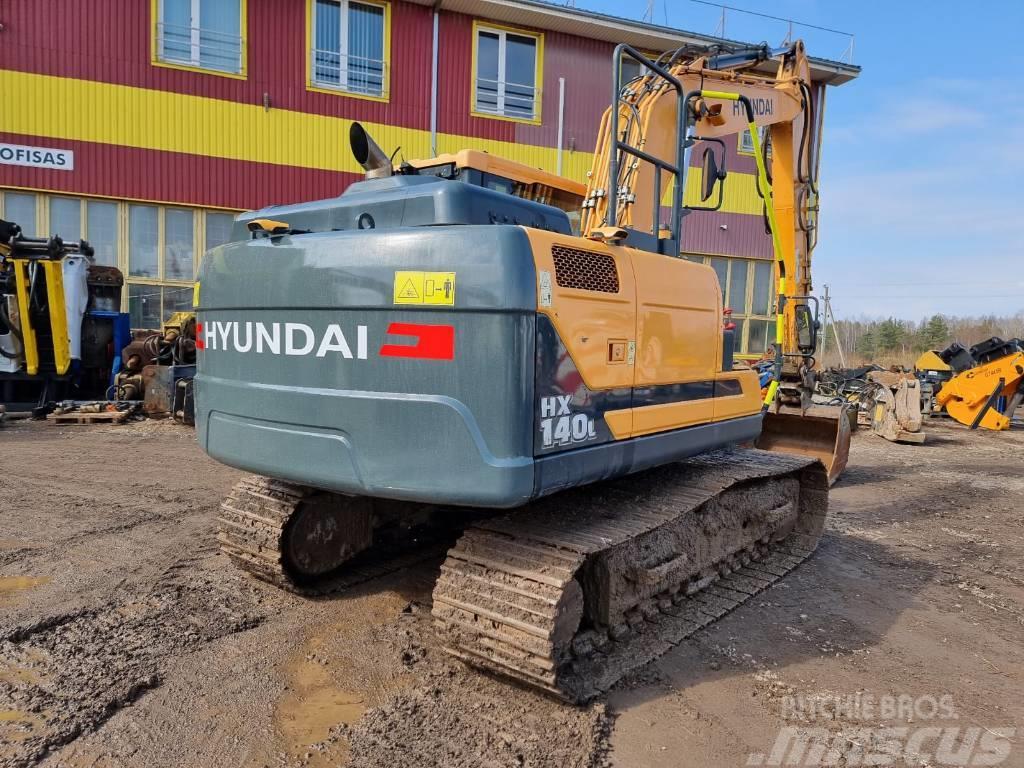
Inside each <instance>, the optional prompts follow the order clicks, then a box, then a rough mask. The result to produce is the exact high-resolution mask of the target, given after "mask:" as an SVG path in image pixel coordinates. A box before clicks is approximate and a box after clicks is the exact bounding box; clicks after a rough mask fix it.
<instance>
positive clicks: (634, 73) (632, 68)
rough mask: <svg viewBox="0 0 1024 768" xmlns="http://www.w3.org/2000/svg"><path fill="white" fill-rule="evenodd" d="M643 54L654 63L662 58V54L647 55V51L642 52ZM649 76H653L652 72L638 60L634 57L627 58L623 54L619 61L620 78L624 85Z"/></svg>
mask: <svg viewBox="0 0 1024 768" xmlns="http://www.w3.org/2000/svg"><path fill="white" fill-rule="evenodd" d="M641 53H643V55H644V56H646V57H647V58H649V59H651V60H652V61H656V60H657V59H658V57H659V56H660V54H657V53H647V52H645V51H641ZM649 74H651V70H650V69H648V68H647V67H645V66H644V65H643V64H641V63H640V62H639V61H637V60H636V59H634V58H633V57H632V56H627V55H626V54H623V55H622V58H621V59H619V77H620V79H621V81H622V84H623V85H627V84H628V83H630V82H632V81H633V80H636V79H637V78H639V77H642V76H644V75H649Z"/></svg>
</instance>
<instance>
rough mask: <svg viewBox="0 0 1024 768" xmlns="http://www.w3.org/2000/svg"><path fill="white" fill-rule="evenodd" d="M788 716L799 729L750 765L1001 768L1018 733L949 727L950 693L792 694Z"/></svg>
mask: <svg viewBox="0 0 1024 768" xmlns="http://www.w3.org/2000/svg"><path fill="white" fill-rule="evenodd" d="M782 713H783V717H785V718H786V720H789V721H794V720H795V721H798V722H799V724H797V725H784V726H783V727H782V728H781V729H780V730H779V733H778V736H777V737H776V739H775V743H774V744H773V745H772V748H771V749H770V750H769V751H768V752H765V753H762V752H757V753H753V754H751V755H749V757H748V758H747V765H748V766H808V767H809V766H851V767H854V768H856V767H859V766H896V765H908V764H909V765H930V766H934V767H935V768H940V767H945V766H995V765H1002V764H1003V763H1005V761H1006V759H1007V758H1008V757H1009V756H1010V753H1011V751H1012V749H1013V744H1014V741H1013V739H1014V736H1015V735H1016V728H1013V727H985V726H978V725H965V724H960V723H956V724H949V723H950V721H954V722H955V721H957V720H959V714H958V713H957V711H956V707H955V706H954V704H953V699H952V697H951V696H948V695H943V696H916V697H914V696H906V695H903V696H872V695H870V694H863V693H857V694H852V695H849V696H845V695H844V696H834V695H818V696H787V697H785V698H784V699H783V702H782ZM851 721H853V724H843V725H841V726H839V727H836V726H837V725H839V723H850V722H851ZM885 721H890V722H892V721H895V722H896V723H899V724H898V725H896V724H892V725H884V724H879V723H884V722H885ZM819 723H828V724H829V725H830V727H826V725H824V724H822V725H818V724H819ZM869 723H870V724H869Z"/></svg>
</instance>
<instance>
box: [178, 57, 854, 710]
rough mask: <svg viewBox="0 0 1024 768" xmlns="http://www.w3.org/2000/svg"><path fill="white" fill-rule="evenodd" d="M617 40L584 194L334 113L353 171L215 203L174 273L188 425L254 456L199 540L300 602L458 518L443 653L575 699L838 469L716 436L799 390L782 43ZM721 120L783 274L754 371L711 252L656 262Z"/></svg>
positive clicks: (803, 303)
mask: <svg viewBox="0 0 1024 768" xmlns="http://www.w3.org/2000/svg"><path fill="white" fill-rule="evenodd" d="M623 56H626V57H629V58H632V59H634V60H636V61H638V62H640V64H641V65H642V69H641V72H643V73H644V74H643V75H642V76H641V77H638V78H637V79H634V80H632V81H630V82H628V83H623V82H622V81H621V72H620V71H619V68H618V67H615V73H614V74H613V78H614V83H613V94H614V96H613V102H612V105H611V107H610V108H609V110H608V111H607V112H606V114H605V116H604V118H603V122H602V129H601V134H600V136H601V138H600V141H599V144H598V147H597V150H596V152H595V157H594V166H593V168H592V170H591V173H590V175H589V177H588V183H587V185H586V186H585V187H581V186H580V185H578V184H575V183H574V182H570V181H568V180H565V179H561V178H559V177H557V176H553V175H551V174H547V173H545V172H543V171H538V170H534V169H530V168H527V167H525V166H521V165H518V164H515V163H511V162H508V161H500V160H498V159H496V158H492V157H491V156H489V155H486V154H483V153H478V152H473V151H463V152H460V153H458V154H456V155H447V156H442V157H439V158H433V159H431V160H425V161H415V162H409V163H405V162H403V163H400V164H398V165H397V166H396V165H395V164H393V163H392V162H391V160H389V158H388V155H387V154H386V153H385V152H383V151H382V150H381V149H380V148H379V147H378V146H377V145H376V144H375V143H374V142H373V141H372V139H370V137H369V136H368V135H367V134H366V132H365V131H364V130H363V129H362V127H361V126H359V125H358V124H357V123H354V124H352V126H351V130H350V143H351V146H352V150H353V153H354V155H355V157H356V159H357V160H358V161H359V163H360V164H361V165H362V166H363V168H364V169H365V170H366V179H365V180H363V181H360V182H357V183H354V184H352V185H351V186H350V187H349V188H348V189H347V190H346V191H345V193H344V194H343V195H341V196H340V197H338V198H335V199H330V200H322V201H318V202H313V203H305V204H299V205H291V206H276V207H272V208H268V209H264V210H261V211H256V212H252V213H249V214H244V215H242V216H240V217H239V218H238V220H237V221H236V225H235V231H234V233H233V238H232V241H231V242H230V243H228V244H226V245H224V246H220V247H218V248H216V249H214V250H212V251H211V252H210V253H209V254H207V256H206V258H205V259H204V261H203V265H202V268H201V274H200V283H199V285H198V286H197V289H196V296H197V313H198V316H197V320H198V325H197V342H196V344H197V349H198V374H197V376H196V379H195V386H196V404H197V411H196V416H197V417H196V425H197V431H198V439H199V442H200V444H201V446H202V447H203V449H204V450H205V451H206V452H207V453H208V454H209V455H211V456H212V457H213V458H215V459H217V460H219V461H221V462H224V463H226V464H229V465H231V466H234V467H238V468H241V469H244V470H246V471H248V472H251V473H254V474H252V475H250V476H247V477H245V478H244V479H242V480H241V481H240V482H239V483H238V485H237V486H236V487H235V488H234V489H233V490H232V492H231V493H230V495H229V496H228V498H227V499H226V500H225V501H224V502H223V504H222V506H221V510H220V515H219V525H220V529H219V533H218V537H219V541H220V544H221V547H222V549H223V551H224V552H225V553H227V555H228V556H230V558H231V559H232V560H233V561H234V562H235V563H236V564H237V565H238V566H240V567H241V568H243V569H245V570H246V571H248V572H250V573H251V574H253V575H255V576H257V577H259V578H261V579H264V580H266V581H268V582H271V583H273V584H276V585H278V586H280V587H283V588H285V589H289V590H293V591H295V592H299V593H303V592H304V591H306V590H314V591H315V590H316V589H317V585H319V584H322V583H323V582H324V580H325V579H330V578H334V577H335V576H336V574H337V573H339V572H344V569H345V568H346V566H348V567H352V564H353V563H355V562H357V561H358V562H365V561H366V559H367V558H373V557H374V553H375V551H376V548H377V547H379V546H380V542H381V541H384V540H389V539H390V538H391V537H393V536H394V533H395V531H396V530H398V531H401V530H403V529H405V530H408V529H410V528H412V527H413V526H414V525H418V524H419V523H420V521H423V520H425V519H429V518H431V517H436V516H438V515H440V516H449V517H450V516H452V515H457V514H459V510H462V511H463V513H464V514H465V511H466V510H467V509H469V510H473V511H474V514H473V515H471V516H470V515H467V516H466V519H472V520H473V521H474V522H472V523H471V524H470V525H469V527H468V528H466V529H465V530H464V532H463V533H462V535H461V537H460V538H459V540H458V541H457V543H456V544H455V545H454V546H453V547H452V548H451V550H449V552H448V555H447V558H446V560H445V562H444V564H443V565H442V567H441V573H440V576H439V578H438V581H437V583H436V585H435V589H434V594H433V608H432V615H433V619H434V622H435V624H436V627H437V630H438V632H439V635H440V637H441V639H442V642H443V644H444V646H445V647H446V649H447V650H448V651H449V652H450V653H452V654H453V655H455V656H457V657H459V658H461V659H464V660H465V661H467V662H468V663H469V664H471V665H473V666H475V667H478V668H482V669H487V670H490V671H492V672H497V673H499V674H502V675H505V676H507V677H510V678H513V679H515V680H518V681H521V682H523V683H526V684H529V685H533V686H535V687H537V688H540V689H543V690H545V691H548V692H550V693H553V694H555V695H557V696H560V697H562V698H564V699H567V700H570V701H585V700H587V699H590V698H592V697H593V696H595V695H598V694H600V693H601V692H602V691H605V690H607V689H608V688H609V687H610V686H611V685H613V684H614V683H615V682H616V681H617V680H618V679H620V678H621V677H622V676H623V675H624V674H626V673H628V672H629V671H630V670H632V669H635V668H637V667H638V666H640V665H642V664H645V663H647V662H648V661H650V660H651V659H653V658H655V657H656V656H658V655H660V654H661V653H663V652H664V651H665V650H667V649H668V648H669V647H671V646H672V645H674V644H676V643H678V642H680V641H681V640H682V639H683V638H685V637H687V636H688V635H689V634H691V633H692V632H694V631H696V630H697V629H699V628H700V627H703V626H705V625H706V624H708V623H710V622H711V621H714V620H715V619H716V618H718V617H720V616H722V615H723V614H724V613H726V612H727V611H729V610H731V609H732V608H734V607H736V606H737V605H740V604H741V603H743V602H744V601H745V600H747V599H748V598H749V597H750V596H752V595H755V594H757V593H758V592H760V591H761V590H763V589H765V588H766V587H767V586H769V585H770V584H772V583H774V582H775V581H776V580H778V579H779V578H781V577H782V576H784V575H785V574H786V573H787V572H788V571H789V570H791V569H792V568H794V567H795V566H797V565H798V564H799V563H800V562H801V561H802V560H803V559H805V558H806V557H808V556H809V555H810V554H811V552H812V551H813V550H814V549H815V547H816V545H817V542H818V540H819V538H820V535H821V532H822V528H823V525H824V520H825V516H826V512H827V504H828V487H829V472H828V469H827V468H826V463H827V464H828V466H829V467H834V466H835V465H836V463H837V461H836V460H835V459H834V457H833V456H832V454H831V453H829V454H828V455H827V456H825V457H824V458H825V459H826V462H822V461H820V460H819V459H818V458H817V455H818V454H815V453H814V452H813V451H811V452H801V451H798V452H797V453H784V452H774V451H766V450H759V449H757V448H753V447H738V446H742V445H747V446H749V445H750V444H751V443H752V442H753V441H756V440H758V439H759V438H762V437H763V435H764V432H763V424H764V422H765V419H766V411H769V410H771V409H774V408H775V407H776V402H777V400H778V399H779V398H780V396H781V395H780V393H782V394H785V393H786V392H793V393H795V398H796V399H797V401H799V400H800V399H801V398H803V399H804V401H805V404H806V402H809V393H808V392H806V391H804V390H805V389H806V385H807V382H808V379H809V376H810V373H809V371H810V370H811V369H813V351H814V348H815V340H816V334H817V318H816V306H815V304H816V303H815V302H814V300H813V298H812V297H811V296H810V295H809V293H810V291H809V288H810V264H809V259H810V245H812V243H811V242H810V241H811V238H810V235H809V231H810V229H811V226H810V222H809V221H808V220H807V218H808V217H807V214H808V212H809V211H810V209H811V207H812V206H811V200H810V197H809V196H808V195H809V194H810V190H809V187H810V186H811V185H812V181H811V178H810V175H809V171H808V167H809V166H808V157H809V154H808V153H809V152H810V144H811V140H810V138H809V137H810V135H811V134H810V130H811V129H810V126H811V124H812V118H811V110H812V100H811V97H810V91H809V89H808V87H807V86H808V84H809V82H810V79H809V71H808V66H807V59H806V56H805V52H804V48H803V44H802V43H799V42H798V43H795V44H794V45H792V46H791V47H789V48H786V49H784V50H778V51H769V50H767V49H766V48H758V49H754V50H743V51H735V52H732V53H730V54H720V55H717V56H716V55H708V54H706V53H697V54H695V53H693V52H692V51H688V50H679V51H676V52H674V53H669V54H665V55H664V56H662V57H660V58H659V59H658V60H657V61H652V60H649V59H647V58H645V57H644V56H642V55H641V54H639V53H638V52H637V51H635V50H633V49H632V48H630V47H628V46H625V45H620V46H618V48H617V49H616V50H615V53H614V59H613V61H615V62H618V61H620V60H621V57H623ZM773 59H777V60H778V71H777V74H776V76H775V77H767V76H765V75H763V74H760V69H761V68H763V67H764V65H765V63H766V62H767V61H769V60H773ZM759 126H770V137H771V138H770V141H771V143H772V169H773V171H772V174H771V177H770V178H769V175H768V172H767V168H766V165H765V162H764V156H763V154H762V152H761V151H760V144H759V134H758V127H759ZM740 130H750V131H751V136H752V137H753V139H754V142H755V146H757V148H758V152H757V153H756V158H757V167H758V176H757V178H758V186H759V189H760V192H761V194H762V197H763V198H764V201H765V205H766V213H767V220H768V223H769V226H770V229H771V233H772V239H773V244H774V250H775V264H776V268H777V278H778V279H777V294H776V295H777V308H778V321H777V324H776V342H775V351H776V355H777V356H776V359H775V365H774V369H773V375H772V381H771V383H770V385H769V386H768V388H767V393H766V394H764V393H762V390H761V386H760V382H759V378H758V375H757V373H756V372H755V371H754V370H752V369H750V368H748V367H745V366H741V365H739V364H734V362H733V339H732V331H731V330H728V329H725V328H723V323H722V318H723V300H722V291H721V288H720V286H719V284H718V280H717V278H716V276H715V272H714V271H713V270H712V269H711V268H710V267H707V266H705V265H703V264H696V263H693V262H690V261H688V260H686V259H683V258H680V243H681V236H682V231H683V227H684V225H685V220H686V218H687V217H689V216H699V215H702V214H701V211H704V210H710V209H714V208H715V207H716V203H715V199H716V190H717V203H718V204H719V205H720V203H721V199H722V184H723V183H724V181H725V179H726V175H727V174H726V171H725V168H724V161H723V162H719V160H718V157H719V156H722V153H721V148H722V147H723V146H724V145H723V144H722V142H721V138H720V137H721V136H725V135H729V134H736V133H737V132H738V131H740ZM698 149H702V150H703V154H702V156H701V162H700V164H699V167H700V171H701V173H700V176H699V188H700V193H699V194H698V195H697V197H699V198H701V200H700V203H699V204H692V205H684V196H683V189H684V188H685V185H686V183H687V182H686V177H687V173H688V172H691V173H695V172H696V168H691V167H690V166H691V163H690V154H691V152H693V151H696V150H698ZM765 154H766V153H765ZM666 195H668V196H669V199H670V204H669V205H668V206H664V205H663V204H662V203H663V201H664V200H665V199H666ZM665 209H667V210H665ZM802 388H803V389H802ZM793 418H799V417H793ZM833 422H834V423H837V420H833ZM832 429H833V433H832V434H831V435H830V439H833V438H834V437H835V429H836V427H835V426H834V424H833V427H832ZM847 437H848V433H847ZM834 444H835V441H834V439H833V445H834ZM801 453H803V455H801ZM808 454H809V455H808ZM842 459H843V457H840V458H839V463H842ZM481 508H483V509H485V510H491V512H489V513H487V514H481V513H480V510H481ZM494 510H498V511H494ZM501 510H507V511H501ZM653 627H656V629H652V628H653Z"/></svg>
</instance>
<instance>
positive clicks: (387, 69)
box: [305, 0, 391, 104]
mask: <svg viewBox="0 0 1024 768" xmlns="http://www.w3.org/2000/svg"><path fill="white" fill-rule="evenodd" d="M340 2H341V5H342V7H343V9H344V10H343V17H344V21H343V22H342V23H343V27H344V28H345V29H347V28H348V27H347V25H348V6H349V2H350V0H340ZM351 2H354V3H357V4H359V5H373V6H376V7H378V8H382V9H383V10H384V76H383V78H382V81H381V95H380V96H375V95H373V94H372V93H361V92H360V91H350V90H348V88H347V86H342V85H341V84H339V85H331V84H330V83H322V82H319V81H318V80H316V72H315V68H314V65H313V59H314V57H315V54H316V48H315V45H316V0H306V48H305V51H306V90H307V91H312V92H314V93H329V94H331V95H332V96H343V97H345V98H349V99H365V100H366V101H376V102H379V103H381V104H389V103H390V102H391V2H390V0H351ZM343 42H344V44H345V45H347V41H343Z"/></svg>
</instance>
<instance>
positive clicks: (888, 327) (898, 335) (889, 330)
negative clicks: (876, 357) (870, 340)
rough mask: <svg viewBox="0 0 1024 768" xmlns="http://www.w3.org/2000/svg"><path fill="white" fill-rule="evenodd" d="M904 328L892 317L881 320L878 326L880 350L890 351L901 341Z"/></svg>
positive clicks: (904, 331) (903, 335)
mask: <svg viewBox="0 0 1024 768" xmlns="http://www.w3.org/2000/svg"><path fill="white" fill-rule="evenodd" d="M905 335H906V330H905V329H904V328H903V326H902V325H901V324H900V323H898V322H897V321H896V320H894V319H893V318H891V317H890V318H889V319H888V320H883V321H882V322H881V323H880V324H879V326H878V348H879V349H880V350H881V351H882V352H892V351H893V350H894V349H897V348H898V347H899V346H900V344H902V343H903V339H904V337H905Z"/></svg>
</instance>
